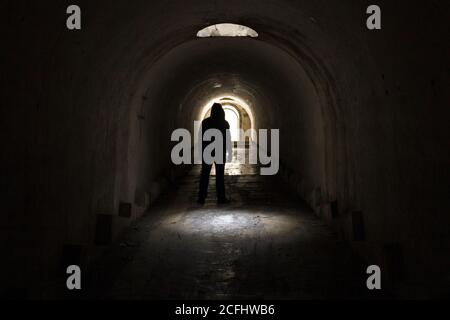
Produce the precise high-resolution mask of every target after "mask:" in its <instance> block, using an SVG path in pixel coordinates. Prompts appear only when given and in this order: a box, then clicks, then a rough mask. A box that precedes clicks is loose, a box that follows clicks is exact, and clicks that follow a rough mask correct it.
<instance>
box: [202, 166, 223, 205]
mask: <svg viewBox="0 0 450 320" xmlns="http://www.w3.org/2000/svg"><path fill="white" fill-rule="evenodd" d="M214 165H215V166H216V190H217V199H219V200H221V199H225V182H224V175H225V165H224V164H217V163H214ZM211 168H212V165H210V164H206V163H203V164H202V173H201V175H200V188H199V193H198V197H199V199H206V196H207V194H208V184H209V175H210V173H211Z"/></svg>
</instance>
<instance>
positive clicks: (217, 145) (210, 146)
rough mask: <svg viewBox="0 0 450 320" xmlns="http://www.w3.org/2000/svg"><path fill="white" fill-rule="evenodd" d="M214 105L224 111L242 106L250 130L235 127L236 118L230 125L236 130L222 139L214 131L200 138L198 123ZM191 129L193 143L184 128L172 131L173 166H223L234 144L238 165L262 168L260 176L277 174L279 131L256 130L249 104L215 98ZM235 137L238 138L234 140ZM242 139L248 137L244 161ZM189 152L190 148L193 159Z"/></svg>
mask: <svg viewBox="0 0 450 320" xmlns="http://www.w3.org/2000/svg"><path fill="white" fill-rule="evenodd" d="M214 103H219V104H221V105H222V106H224V109H226V108H233V106H232V105H233V104H236V105H239V106H240V107H242V109H244V110H245V111H246V112H247V113H248V115H249V118H250V122H251V127H250V129H247V130H245V131H244V130H243V129H241V128H239V126H238V125H237V124H236V123H234V122H237V119H234V120H235V121H234V122H233V121H232V123H231V124H232V125H235V127H236V128H232V130H227V132H226V137H223V135H222V133H221V131H219V130H217V129H209V130H206V131H205V132H203V136H201V132H202V130H201V120H203V119H205V117H206V115H207V114H208V111H209V110H210V109H211V107H212V105H213V104H214ZM228 120H230V119H228ZM193 128H194V139H193V140H192V135H191V132H190V131H189V130H187V129H185V128H178V129H175V130H174V131H173V132H172V136H171V141H172V142H178V143H177V144H176V145H175V146H174V147H173V148H172V152H171V160H172V163H173V164H175V165H183V164H188V165H190V164H202V163H206V164H210V165H212V164H213V163H216V164H224V159H225V158H226V161H225V162H231V160H232V155H233V150H232V144H233V143H232V141H237V144H238V146H241V148H237V150H236V153H237V154H238V156H237V159H239V161H243V162H240V163H243V164H254V165H257V164H260V165H262V166H261V167H260V169H259V172H260V174H261V175H276V174H277V173H278V170H279V160H280V159H279V158H280V156H279V153H280V152H279V150H280V147H279V140H280V138H279V129H258V130H256V129H255V120H254V116H253V112H252V110H251V108H250V107H249V105H248V104H247V103H246V102H244V101H243V100H241V99H239V98H237V97H234V96H230V95H226V96H219V97H215V98H214V99H212V100H210V101H209V102H208V103H207V104H206V105H205V106H204V107H203V109H202V111H201V113H200V121H194V123H193ZM233 131H234V132H233ZM269 132H270V136H269ZM233 136H234V137H235V140H232V138H233ZM237 137H242V138H239V139H237ZM269 137H270V138H269ZM245 138H249V141H250V143H249V150H248V158H247V157H246V156H245V154H246V149H245ZM269 139H270V140H269ZM239 140H240V141H239ZM203 142H207V146H206V147H205V148H204V150H201V148H200V145H201V144H202V143H203ZM192 144H193V146H192ZM224 145H225V150H226V151H225V152H226V154H225V155H224V154H223V153H224ZM192 149H194V155H193V157H192ZM224 156H226V157H224ZM247 160H248V162H247Z"/></svg>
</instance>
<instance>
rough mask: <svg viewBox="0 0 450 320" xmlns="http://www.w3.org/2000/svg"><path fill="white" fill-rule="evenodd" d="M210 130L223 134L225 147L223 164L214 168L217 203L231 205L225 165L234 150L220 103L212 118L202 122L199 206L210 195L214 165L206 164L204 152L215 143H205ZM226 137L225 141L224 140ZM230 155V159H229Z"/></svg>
mask: <svg viewBox="0 0 450 320" xmlns="http://www.w3.org/2000/svg"><path fill="white" fill-rule="evenodd" d="M209 129H217V130H219V131H220V133H221V137H222V142H223V143H222V146H223V153H222V154H223V161H219V162H221V163H217V162H214V166H215V169H216V192H217V202H218V203H219V204H223V203H229V202H230V200H229V199H228V198H227V197H226V196H225V181H224V176H225V163H226V162H227V160H228V161H231V157H232V149H231V135H230V130H229V129H230V124H229V123H228V122H227V121H226V120H225V111H224V110H223V108H222V105H221V104H220V103H214V104H213V106H212V108H211V116H210V117H208V118H206V119H204V120H203V121H202V124H201V127H200V132H199V137H200V139H201V140H200V143H201V151H202V169H201V174H200V186H199V193H198V200H197V202H198V203H199V204H204V203H205V199H206V197H207V194H208V184H209V176H210V173H211V168H212V164H208V163H206V162H205V159H204V156H203V152H204V150H205V148H206V147H207V146H208V145H209V144H211V143H213V141H214V140H213V141H203V134H204V133H205V132H206V131H208V130H209ZM224 137H225V141H224V139H223V138H224ZM227 153H228V157H227Z"/></svg>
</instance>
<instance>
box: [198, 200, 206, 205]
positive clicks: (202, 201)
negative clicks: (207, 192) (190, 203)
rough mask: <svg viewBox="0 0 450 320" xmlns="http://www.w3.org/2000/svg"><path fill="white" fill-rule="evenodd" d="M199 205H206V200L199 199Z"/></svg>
mask: <svg viewBox="0 0 450 320" xmlns="http://www.w3.org/2000/svg"><path fill="white" fill-rule="evenodd" d="M197 203H198V204H201V205H204V204H205V199H204V198H198V199H197Z"/></svg>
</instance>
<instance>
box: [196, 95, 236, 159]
mask: <svg viewBox="0 0 450 320" xmlns="http://www.w3.org/2000/svg"><path fill="white" fill-rule="evenodd" d="M208 129H218V130H220V132H221V133H222V137H223V156H224V163H225V158H226V147H227V145H226V141H227V139H226V137H227V134H226V131H227V130H228V129H230V125H229V123H228V121H226V120H225V111H224V110H223V108H222V105H220V104H219V103H215V104H214V105H213V106H212V108H211V116H210V117H208V118H206V119H205V120H203V121H202V132H201V137H203V134H204V133H205V132H206V131H207V130H208ZM228 139H229V138H228ZM213 141H214V139H213ZM213 141H203V143H202V151H203V150H205V148H206V146H208V145H209V144H210V143H212V142H213Z"/></svg>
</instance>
